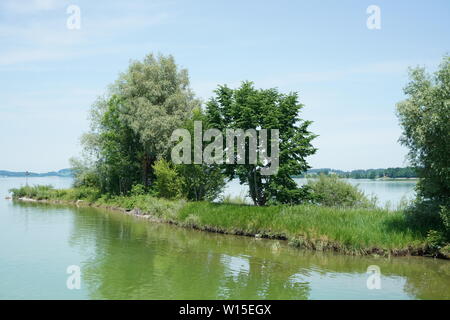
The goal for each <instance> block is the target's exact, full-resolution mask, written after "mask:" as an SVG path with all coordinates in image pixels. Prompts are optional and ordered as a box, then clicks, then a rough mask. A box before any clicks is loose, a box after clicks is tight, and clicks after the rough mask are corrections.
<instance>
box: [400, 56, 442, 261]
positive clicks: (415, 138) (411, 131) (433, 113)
mask: <svg viewBox="0 0 450 320" xmlns="http://www.w3.org/2000/svg"><path fill="white" fill-rule="evenodd" d="M404 92H405V94H406V96H407V99H406V100H404V101H402V102H400V103H399V104H398V105H397V114H398V117H399V120H400V124H401V126H402V128H403V135H402V137H401V139H400V141H401V143H402V144H403V145H405V146H407V147H408V148H409V159H410V161H411V163H412V164H413V165H414V166H415V167H416V168H417V171H418V175H419V177H420V178H421V179H420V181H419V183H418V186H417V190H418V202H417V204H418V208H419V209H420V210H419V211H423V212H424V213H426V216H428V217H427V219H432V218H433V217H434V218H438V217H439V215H437V213H438V212H439V213H440V219H441V223H440V226H439V225H437V226H432V227H433V228H435V229H442V230H443V232H444V233H446V238H447V242H448V241H450V196H449V195H450V143H449V141H450V56H446V57H444V59H443V61H442V63H441V65H440V66H439V68H438V70H437V71H436V72H435V73H434V74H433V75H430V74H428V73H427V72H426V71H425V69H424V68H415V69H411V70H410V82H409V83H408V85H407V86H406V87H405V89H404ZM432 222H433V221H432ZM422 224H423V223H422ZM448 250H449V252H450V247H449V249H448ZM449 255H450V253H449Z"/></svg>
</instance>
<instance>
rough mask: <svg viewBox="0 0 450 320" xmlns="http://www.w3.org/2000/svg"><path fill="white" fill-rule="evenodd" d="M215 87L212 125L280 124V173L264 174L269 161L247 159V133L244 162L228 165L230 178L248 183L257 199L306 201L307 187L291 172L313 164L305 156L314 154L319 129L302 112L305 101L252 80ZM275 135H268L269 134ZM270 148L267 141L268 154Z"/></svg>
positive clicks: (209, 114) (210, 111)
mask: <svg viewBox="0 0 450 320" xmlns="http://www.w3.org/2000/svg"><path fill="white" fill-rule="evenodd" d="M215 93H216V96H215V97H214V98H212V99H211V100H210V101H209V102H208V103H207V108H206V113H207V119H208V125H209V126H210V127H212V128H217V129H219V130H220V131H222V132H223V134H225V131H226V129H243V130H247V129H255V130H257V131H259V133H260V132H261V130H260V129H267V130H270V129H278V130H279V139H278V142H279V158H278V160H279V169H278V171H277V172H276V174H272V175H264V174H262V169H264V168H265V167H267V166H268V165H270V164H268V163H262V162H261V161H259V160H258V163H257V164H252V163H251V162H250V161H248V160H249V154H250V152H248V151H249V139H245V147H244V148H245V150H247V152H246V161H245V164H238V163H234V164H225V165H224V169H225V172H226V174H227V175H228V176H229V178H234V177H238V178H239V180H240V183H241V184H247V185H248V186H249V193H250V197H251V198H252V200H253V202H254V203H255V204H256V205H265V204H267V203H268V202H269V203H272V202H274V203H299V202H302V201H304V200H305V199H306V198H307V197H308V190H307V188H306V187H305V188H300V187H298V186H297V184H296V183H295V181H294V180H293V179H292V178H291V176H293V175H299V174H301V173H302V172H304V171H306V170H307V169H308V168H309V166H308V164H307V162H306V157H307V156H309V155H312V154H314V153H315V151H316V149H315V148H314V147H313V146H312V145H311V140H313V139H314V137H315V135H314V134H312V133H311V132H310V131H309V130H308V127H309V125H310V123H311V122H310V121H304V120H302V119H301V118H300V117H299V112H300V110H301V108H302V107H303V106H302V105H301V104H300V103H299V102H298V96H297V94H296V93H290V94H281V93H279V92H278V91H277V90H276V89H268V90H263V89H260V90H257V89H255V88H254V86H253V83H252V82H243V83H242V85H241V86H240V87H239V88H237V89H231V88H228V87H227V86H219V87H218V89H217V90H216V91H215ZM275 138H276V137H272V136H270V137H269V140H271V139H275ZM226 147H227V146H226V142H224V148H226ZM236 148H237V147H236ZM259 151H261V149H260V150H259ZM271 151H272V150H271V147H270V145H268V147H267V152H268V154H270V153H271Z"/></svg>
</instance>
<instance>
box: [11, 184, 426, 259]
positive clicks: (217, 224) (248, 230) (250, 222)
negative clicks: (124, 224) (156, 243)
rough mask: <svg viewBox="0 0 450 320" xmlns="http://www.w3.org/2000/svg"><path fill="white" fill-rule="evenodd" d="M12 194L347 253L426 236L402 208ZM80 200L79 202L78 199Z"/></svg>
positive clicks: (418, 248) (421, 247)
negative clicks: (394, 209) (118, 210)
mask: <svg viewBox="0 0 450 320" xmlns="http://www.w3.org/2000/svg"><path fill="white" fill-rule="evenodd" d="M11 191H12V192H13V198H15V199H17V198H23V197H28V198H33V199H37V200H44V201H48V202H59V203H61V202H62V203H74V202H76V201H78V200H82V201H83V202H82V203H84V204H85V205H92V206H99V207H105V208H114V209H121V210H127V211H130V210H134V211H133V212H134V213H135V214H139V215H144V216H149V217H153V218H156V219H158V220H159V221H162V222H168V223H173V224H177V225H180V226H184V227H190V228H196V229H200V230H206V231H213V232H221V233H229V234H239V235H247V236H257V237H268V238H278V239H286V240H288V241H289V243H290V244H291V245H294V246H297V247H300V248H308V249H313V250H333V251H338V252H343V253H348V254H379V255H406V254H414V255H423V254H425V253H426V252H427V244H426V239H425V236H424V234H423V232H422V231H421V230H417V229H413V228H410V227H409V225H408V223H407V217H406V215H405V214H404V212H403V211H388V210H385V209H369V208H366V209H355V208H333V207H325V206H318V205H295V206H287V205H280V206H268V207H256V206H251V205H245V204H233V203H210V202H187V201H184V200H165V199H161V198H155V197H152V196H150V195H134V196H126V197H125V196H113V197H111V196H107V195H101V194H100V193H99V192H98V191H96V190H94V189H90V188H81V189H66V190H56V189H53V188H51V187H50V186H37V187H23V188H20V189H13V190H11ZM78 204H80V201H78Z"/></svg>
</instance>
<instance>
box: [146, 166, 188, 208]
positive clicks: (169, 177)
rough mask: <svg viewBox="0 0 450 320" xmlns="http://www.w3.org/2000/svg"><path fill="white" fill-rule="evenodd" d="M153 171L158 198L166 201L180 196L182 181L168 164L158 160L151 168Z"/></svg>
mask: <svg viewBox="0 0 450 320" xmlns="http://www.w3.org/2000/svg"><path fill="white" fill-rule="evenodd" d="M153 170H154V171H155V176H156V181H155V188H156V192H157V194H158V196H160V197H163V198H167V199H172V198H179V197H181V196H182V191H183V179H182V178H180V176H179V175H178V172H177V170H176V169H175V168H174V167H173V166H172V165H171V164H170V163H169V162H167V161H165V160H164V159H161V160H158V161H156V163H155V165H154V166H153Z"/></svg>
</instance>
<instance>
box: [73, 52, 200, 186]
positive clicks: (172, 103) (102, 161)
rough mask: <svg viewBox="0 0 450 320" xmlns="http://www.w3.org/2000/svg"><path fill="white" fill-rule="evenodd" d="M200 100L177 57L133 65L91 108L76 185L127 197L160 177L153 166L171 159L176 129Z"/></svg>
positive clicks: (159, 57)
mask: <svg viewBox="0 0 450 320" xmlns="http://www.w3.org/2000/svg"><path fill="white" fill-rule="evenodd" d="M198 105H199V102H198V101H197V100H196V99H195V98H194V95H193V93H192V91H191V90H190V88H189V78H188V74H187V71H186V70H185V69H180V68H179V67H178V66H177V65H176V64H175V61H174V59H173V57H172V56H167V57H165V56H162V55H160V56H158V57H156V58H155V57H154V56H153V55H151V54H150V55H148V56H147V57H145V59H144V60H143V61H133V62H132V63H131V64H130V66H129V68H128V70H127V71H126V72H125V73H122V74H121V75H120V76H119V78H118V80H117V81H116V82H115V84H114V85H113V86H112V87H111V89H110V91H109V92H108V94H107V95H106V96H105V97H104V98H103V97H102V98H100V99H99V100H98V101H97V102H96V103H95V104H94V105H93V107H92V110H91V131H90V132H89V133H87V134H85V135H84V136H83V138H82V143H83V146H84V155H83V157H84V159H83V160H82V161H80V160H78V161H76V160H75V161H74V162H73V167H74V169H75V181H76V186H88V187H96V188H99V189H100V190H101V191H102V192H104V193H111V194H127V193H128V192H129V191H130V190H131V188H132V186H133V185H136V184H142V185H144V186H145V187H146V188H147V187H149V186H150V184H151V183H152V182H153V180H154V179H155V176H154V173H153V164H154V163H155V161H156V159H159V158H165V157H167V153H168V152H167V151H168V148H169V147H170V141H169V139H170V135H171V133H172V131H173V130H174V129H176V128H179V127H181V126H182V125H183V123H184V122H185V121H186V119H188V118H190V117H191V115H192V109H193V108H194V107H195V106H198Z"/></svg>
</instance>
